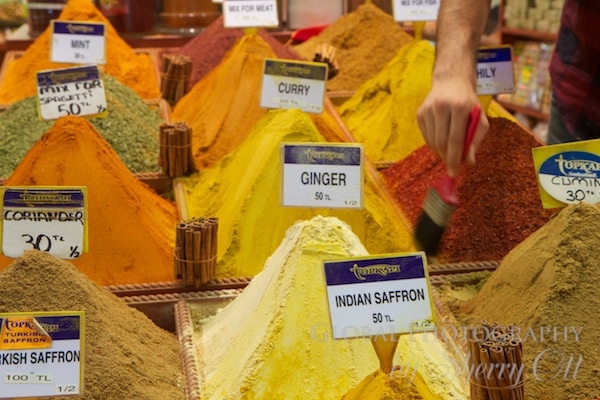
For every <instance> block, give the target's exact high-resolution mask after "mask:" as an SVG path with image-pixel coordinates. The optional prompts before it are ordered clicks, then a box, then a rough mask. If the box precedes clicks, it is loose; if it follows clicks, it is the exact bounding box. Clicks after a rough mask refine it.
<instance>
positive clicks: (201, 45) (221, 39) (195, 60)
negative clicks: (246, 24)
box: [173, 16, 301, 87]
mask: <svg viewBox="0 0 600 400" xmlns="http://www.w3.org/2000/svg"><path fill="white" fill-rule="evenodd" d="M258 34H259V35H260V37H261V38H262V39H263V40H264V41H265V42H267V44H268V45H269V47H271V50H273V53H275V55H276V56H277V57H278V58H284V59H289V60H300V59H301V58H300V56H299V55H298V54H297V53H296V52H295V51H293V50H292V49H291V48H289V47H288V46H286V45H284V44H283V43H281V42H280V41H278V40H277V39H276V38H274V37H273V36H272V35H271V34H270V33H269V32H268V31H267V30H266V29H264V28H260V29H258ZM242 36H244V30H243V29H241V28H225V27H224V26H223V16H221V17H219V18H218V19H217V20H215V21H214V22H212V23H211V24H210V25H209V26H208V27H206V29H205V30H204V31H202V32H201V33H200V34H198V35H197V36H196V37H194V38H193V39H192V40H190V41H189V42H187V43H186V44H185V45H184V46H181V47H180V48H179V49H177V50H176V51H174V52H173V54H180V55H184V56H188V57H190V58H191V60H192V75H191V78H190V87H192V86H194V84H195V83H196V82H198V81H199V80H200V79H202V77H203V76H204V75H206V73H207V72H208V71H210V70H211V69H213V68H214V67H216V66H217V65H218V64H219V63H220V62H221V60H223V57H224V56H225V53H227V52H228V51H229V49H231V48H232V47H233V45H234V44H235V42H236V41H237V40H238V39H239V38H241V37H242Z"/></svg>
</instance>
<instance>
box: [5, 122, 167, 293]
mask: <svg viewBox="0 0 600 400" xmlns="http://www.w3.org/2000/svg"><path fill="white" fill-rule="evenodd" d="M5 185H6V186H86V187H87V194H88V221H89V252H88V253H83V254H82V255H81V257H79V258H77V259H75V260H73V261H72V263H73V264H74V265H75V266H76V267H77V268H78V269H79V270H81V271H82V272H84V273H85V274H86V275H87V276H88V277H89V278H90V279H92V280H93V281H94V282H96V283H98V284H100V285H119V284H131V283H152V282H165V281H173V247H174V243H175V227H176V225H177V222H178V214H177V208H176V206H175V204H173V203H172V202H170V201H168V200H166V199H164V198H163V197H161V196H159V195H158V194H156V192H154V191H153V190H152V189H151V188H150V187H149V186H147V185H145V184H144V183H142V182H140V181H139V180H138V179H136V178H135V176H134V175H133V174H132V173H131V172H130V171H129V170H128V169H127V167H126V166H125V165H124V164H123V163H122V162H121V160H120V159H119V156H118V155H117V154H116V153H115V152H114V150H113V149H112V148H111V147H110V145H109V144H108V143H107V142H106V141H105V140H104V139H103V138H102V136H101V135H100V134H99V133H98V132H97V131H96V130H95V129H94V127H93V126H92V125H91V124H90V123H89V121H88V120H87V119H85V118H82V117H62V118H60V119H58V120H57V121H56V123H55V124H54V126H53V127H52V128H51V129H50V130H49V131H48V132H46V133H45V134H44V135H43V136H42V138H41V139H40V140H39V141H38V142H37V143H36V144H35V145H34V146H33V148H32V149H31V150H30V151H29V152H28V153H27V155H26V156H25V157H24V158H23V160H22V161H21V163H20V164H19V165H18V166H17V168H16V169H15V170H14V172H13V174H12V175H11V176H10V177H9V178H8V179H7V180H6V182H5ZM12 261H13V260H12V259H9V258H7V257H5V256H0V267H2V268H3V267H6V266H7V265H8V264H10V263H11V262H12Z"/></svg>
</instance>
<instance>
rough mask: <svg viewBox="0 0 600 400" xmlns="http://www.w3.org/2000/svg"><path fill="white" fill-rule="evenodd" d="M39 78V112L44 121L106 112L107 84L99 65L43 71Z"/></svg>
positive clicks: (39, 73) (38, 75) (38, 74)
mask: <svg viewBox="0 0 600 400" xmlns="http://www.w3.org/2000/svg"><path fill="white" fill-rule="evenodd" d="M36 79H37V94H38V95H37V97H38V109H39V114H40V117H41V118H42V119H44V120H53V119H58V118H60V117H64V116H66V115H77V116H84V115H104V114H105V113H106V107H107V105H106V93H105V91H104V82H103V81H102V79H101V78H100V73H99V71H98V66H96V65H89V66H85V67H75V68H64V69H55V70H47V71H40V72H38V73H37V76H36Z"/></svg>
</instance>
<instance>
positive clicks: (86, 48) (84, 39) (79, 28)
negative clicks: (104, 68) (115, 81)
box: [50, 20, 106, 64]
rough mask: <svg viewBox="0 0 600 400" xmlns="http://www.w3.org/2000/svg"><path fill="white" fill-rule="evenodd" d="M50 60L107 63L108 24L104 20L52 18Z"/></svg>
mask: <svg viewBox="0 0 600 400" xmlns="http://www.w3.org/2000/svg"><path fill="white" fill-rule="evenodd" d="M51 26H52V46H51V49H50V61H52V62H57V63H73V64H106V36H105V31H106V26H105V24H104V23H102V22H72V21H58V20H52V21H51Z"/></svg>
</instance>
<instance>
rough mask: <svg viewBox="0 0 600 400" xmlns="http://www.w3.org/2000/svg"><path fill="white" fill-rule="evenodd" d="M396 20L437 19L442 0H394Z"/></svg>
mask: <svg viewBox="0 0 600 400" xmlns="http://www.w3.org/2000/svg"><path fill="white" fill-rule="evenodd" d="M392 7H393V14H394V20H395V21H400V22H403V21H435V20H437V17H438V12H439V9H440V0H393V3H392Z"/></svg>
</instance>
